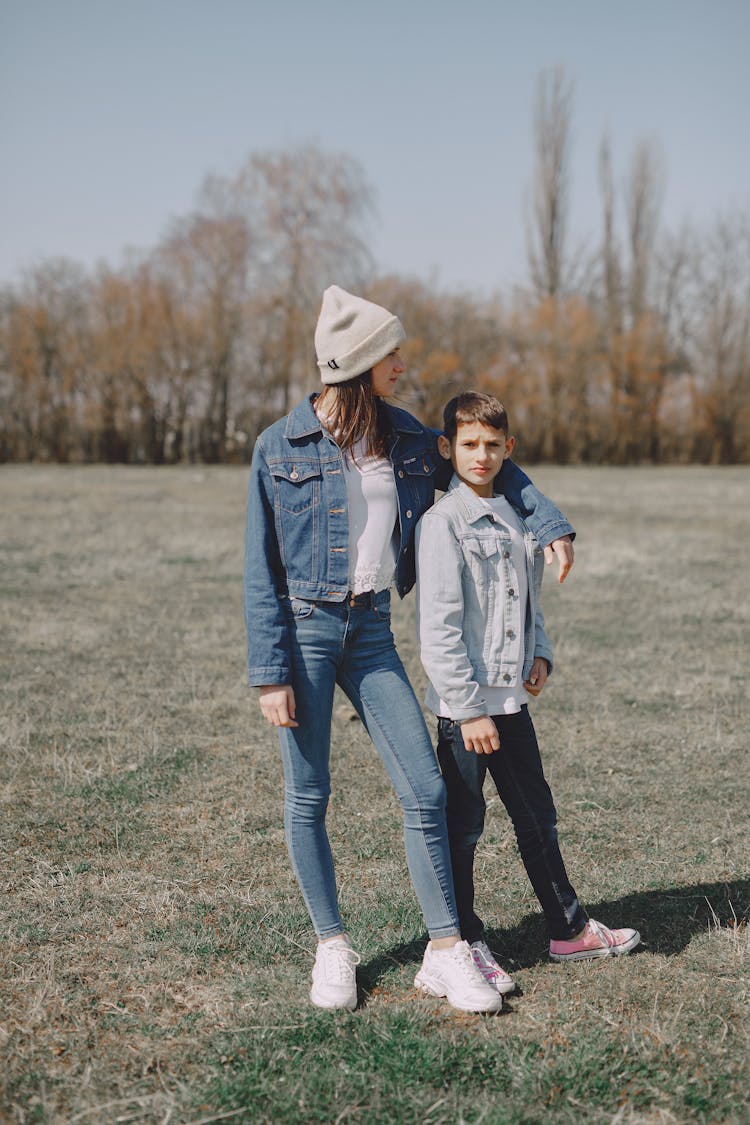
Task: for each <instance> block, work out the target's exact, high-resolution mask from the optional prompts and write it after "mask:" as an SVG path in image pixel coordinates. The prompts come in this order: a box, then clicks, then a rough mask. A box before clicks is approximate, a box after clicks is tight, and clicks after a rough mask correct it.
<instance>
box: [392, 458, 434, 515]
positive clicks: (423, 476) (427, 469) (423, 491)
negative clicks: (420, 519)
mask: <svg viewBox="0 0 750 1125" xmlns="http://www.w3.org/2000/svg"><path fill="white" fill-rule="evenodd" d="M393 468H394V472H395V476H396V487H397V490H398V491H399V492H403V491H404V485H405V486H406V491H407V493H408V495H407V496H406V497H405V499H406V501H407V503H408V504H409V505H410V506H411V507H416V508H417V509H418V510H419V514H420V515H422V514H423V513H424V512H425V511H426V510H427V508H429V507H430V505H431V504H432V500H433V497H434V495H435V479H434V478H435V470H436V468H437V460H436V456H435V453H434V451H433V450H432V449H422V450H417V451H415V452H413V453H409V454H407V455H406V456H404V457H403V458H402V459H401V458H397V459H395V461H394V466H393ZM399 486H400V487H399Z"/></svg>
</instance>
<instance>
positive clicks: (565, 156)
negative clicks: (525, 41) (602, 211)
mask: <svg viewBox="0 0 750 1125" xmlns="http://www.w3.org/2000/svg"><path fill="white" fill-rule="evenodd" d="M572 105H573V83H572V81H571V79H570V78H568V77H567V76H566V74H565V71H564V70H563V69H562V68H561V67H557V68H555V69H554V70H544V71H542V73H541V74H540V76H539V79H538V82H537V90H536V100H535V104H534V149H535V155H536V163H535V170H534V185H533V197H532V199H533V202H532V208H533V210H532V219H531V224H530V226H529V227H528V228H527V248H528V259H529V269H530V273H531V280H532V283H533V286H534V290H535V292H536V294H537V296H538V297H539V298H540V299H544V298H546V297H555V298H556V297H559V296H560V295H561V294H562V293H563V291H564V288H565V285H566V281H567V277H566V269H567V261H566V242H567V234H568V209H569V204H570V200H569V193H570V176H569V159H570V127H571V114H572Z"/></svg>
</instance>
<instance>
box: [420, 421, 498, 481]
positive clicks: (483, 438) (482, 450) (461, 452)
mask: <svg viewBox="0 0 750 1125" xmlns="http://www.w3.org/2000/svg"><path fill="white" fill-rule="evenodd" d="M515 444H516V439H515V438H514V437H508V435H507V434H506V433H504V432H503V431H502V430H496V429H494V428H493V427H492V426H485V425H484V423H483V422H459V425H458V430H457V431H456V436H455V437H454V438H453V440H452V441H448V439H447V438H446V437H444V436H441V437H439V438H438V449H439V450H440V452H441V454H442V455H443V457H445V459H446V460H448V458H450V460H451V461H452V462H453V468H454V469H455V470H456V473H457V474H458V476H459V478H460V479H461V480H462V481H463V482H464V484H468V486H469V488H470V489H471V490H472V492H476V494H477V496H485V497H486V496H492V485H493V483H494V480H495V477H496V476H497V474H498V473H499V472H500V470H501V469H502V467H503V461H505V460H506V458H508V457H510V455H511V453H512V452H513V446H514V445H515Z"/></svg>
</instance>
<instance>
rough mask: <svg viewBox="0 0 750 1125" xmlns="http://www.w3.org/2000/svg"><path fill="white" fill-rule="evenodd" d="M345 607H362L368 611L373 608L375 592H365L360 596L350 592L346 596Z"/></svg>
mask: <svg viewBox="0 0 750 1125" xmlns="http://www.w3.org/2000/svg"><path fill="white" fill-rule="evenodd" d="M346 602H347V605H351V606H354V605H364V606H367V607H368V608H369V609H374V608H375V591H374V590H365V591H364V593H362V594H355V593H353V592H352V591H351V590H350V591H349V593H348V594H347V595H346Z"/></svg>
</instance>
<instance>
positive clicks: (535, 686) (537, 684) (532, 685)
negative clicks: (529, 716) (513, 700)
mask: <svg viewBox="0 0 750 1125" xmlns="http://www.w3.org/2000/svg"><path fill="white" fill-rule="evenodd" d="M560 581H561V582H562V579H560ZM548 676H549V664H548V663H547V661H546V660H545V659H544V657H543V656H537V658H536V660H535V661H534V663H533V664H532V665H531V671H530V672H529V678H528V680H524V682H523V686H524V687H525V688H526V690H527V692H528V693H529V695H539V692H540V691H541V690H542V688H543V687H544V685H545V684H546V683H547V677H548Z"/></svg>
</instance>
